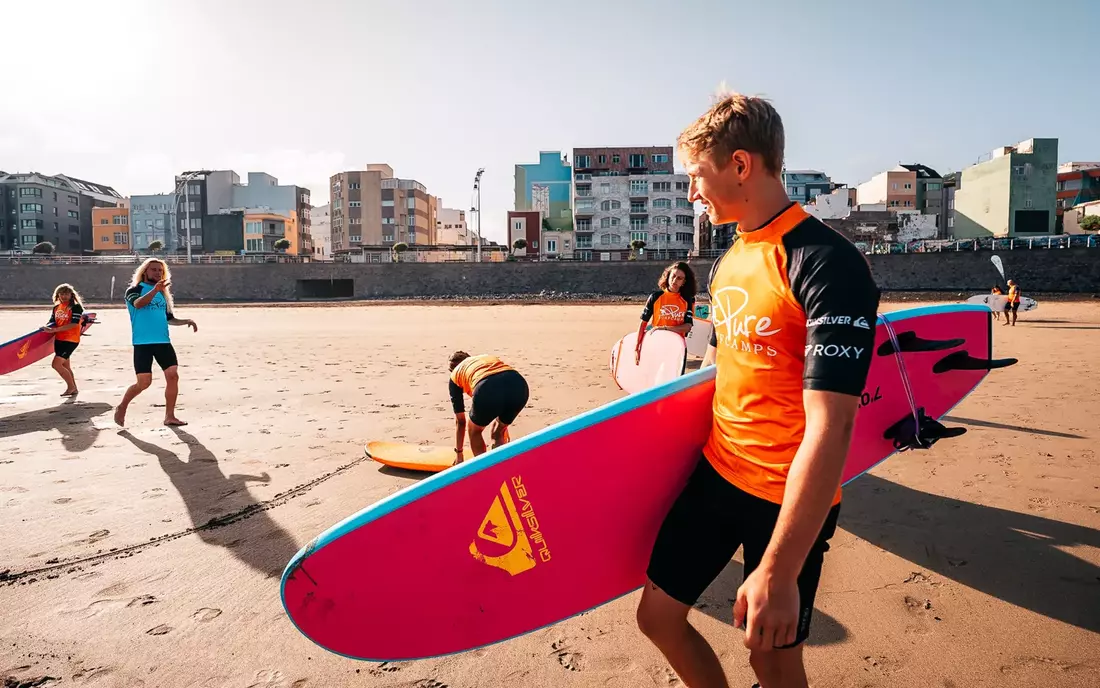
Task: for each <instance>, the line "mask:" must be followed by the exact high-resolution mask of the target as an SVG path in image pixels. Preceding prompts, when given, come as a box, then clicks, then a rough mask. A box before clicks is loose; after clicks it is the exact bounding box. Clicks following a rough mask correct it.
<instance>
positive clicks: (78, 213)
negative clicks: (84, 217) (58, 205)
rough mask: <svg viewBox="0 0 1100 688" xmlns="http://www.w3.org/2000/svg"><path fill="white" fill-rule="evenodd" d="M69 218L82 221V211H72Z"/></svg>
mask: <svg viewBox="0 0 1100 688" xmlns="http://www.w3.org/2000/svg"><path fill="white" fill-rule="evenodd" d="M69 217H72V218H76V219H80V211H78V210H70V211H69Z"/></svg>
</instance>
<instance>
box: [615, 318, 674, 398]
mask: <svg viewBox="0 0 1100 688" xmlns="http://www.w3.org/2000/svg"><path fill="white" fill-rule="evenodd" d="M637 345H638V333H637V331H635V332H631V333H630V334H628V335H626V336H625V337H623V338H622V339H620V340H619V341H618V342H616V343H615V346H613V347H611V357H610V360H609V361H608V363H609V366H610V368H611V377H613V378H614V379H615V384H617V385H619V388H620V389H622V390H623V391H624V392H627V393H628V394H634V393H635V392H641V391H644V390H647V389H650V388H652V387H656V386H657V385H660V384H663V383H665V382H670V381H672V380H675V379H676V378H678V377H680V375H681V373H683V371H684V355H685V353H686V352H687V345H686V344H685V341H684V338H683V337H681V336H680V335H678V334H676V333H675V332H669V331H668V330H650V331H649V332H646V335H645V340H644V341H643V342H642V356H641V360H639V361H638V362H637V363H635V362H634V349H635V347H637Z"/></svg>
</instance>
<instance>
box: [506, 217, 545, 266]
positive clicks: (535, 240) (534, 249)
mask: <svg viewBox="0 0 1100 688" xmlns="http://www.w3.org/2000/svg"><path fill="white" fill-rule="evenodd" d="M541 237H542V213H541V212H540V211H538V210H509V211H508V248H509V249H511V251H512V255H514V256H516V257H517V258H526V257H527V256H533V257H535V258H537V257H538V256H539V255H540V254H539V250H540V249H539V239H540V238H541ZM520 239H523V240H524V241H526V242H527V245H526V246H524V247H523V248H515V245H516V241H518V240H520ZM555 248H557V247H555Z"/></svg>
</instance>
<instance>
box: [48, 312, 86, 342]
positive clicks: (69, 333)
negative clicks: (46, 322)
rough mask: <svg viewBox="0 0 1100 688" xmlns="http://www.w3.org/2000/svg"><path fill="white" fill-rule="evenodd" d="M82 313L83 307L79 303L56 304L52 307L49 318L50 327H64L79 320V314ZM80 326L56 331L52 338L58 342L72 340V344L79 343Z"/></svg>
mask: <svg viewBox="0 0 1100 688" xmlns="http://www.w3.org/2000/svg"><path fill="white" fill-rule="evenodd" d="M83 314H84V309H83V308H81V307H80V306H79V305H75V304H74V305H71V306H70V305H67V304H64V303H61V304H58V305H56V306H54V307H53V315H52V317H51V318H50V327H65V326H66V325H69V324H71V323H74V322H79V321H80V316H81V315H83ZM80 329H81V328H80V327H74V328H72V329H69V330H65V331H64V332H58V333H57V334H55V335H54V338H55V339H56V340H57V341H59V342H72V343H74V344H78V343H80Z"/></svg>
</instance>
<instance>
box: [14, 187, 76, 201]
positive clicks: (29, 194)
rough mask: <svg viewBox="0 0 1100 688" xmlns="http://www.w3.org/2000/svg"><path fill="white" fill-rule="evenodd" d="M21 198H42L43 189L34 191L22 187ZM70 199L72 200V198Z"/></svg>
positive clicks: (20, 190)
mask: <svg viewBox="0 0 1100 688" xmlns="http://www.w3.org/2000/svg"><path fill="white" fill-rule="evenodd" d="M19 197H20V198H42V189H33V188H30V187H25V186H24V187H22V188H20V189H19ZM69 198H72V196H70V197H69Z"/></svg>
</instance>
